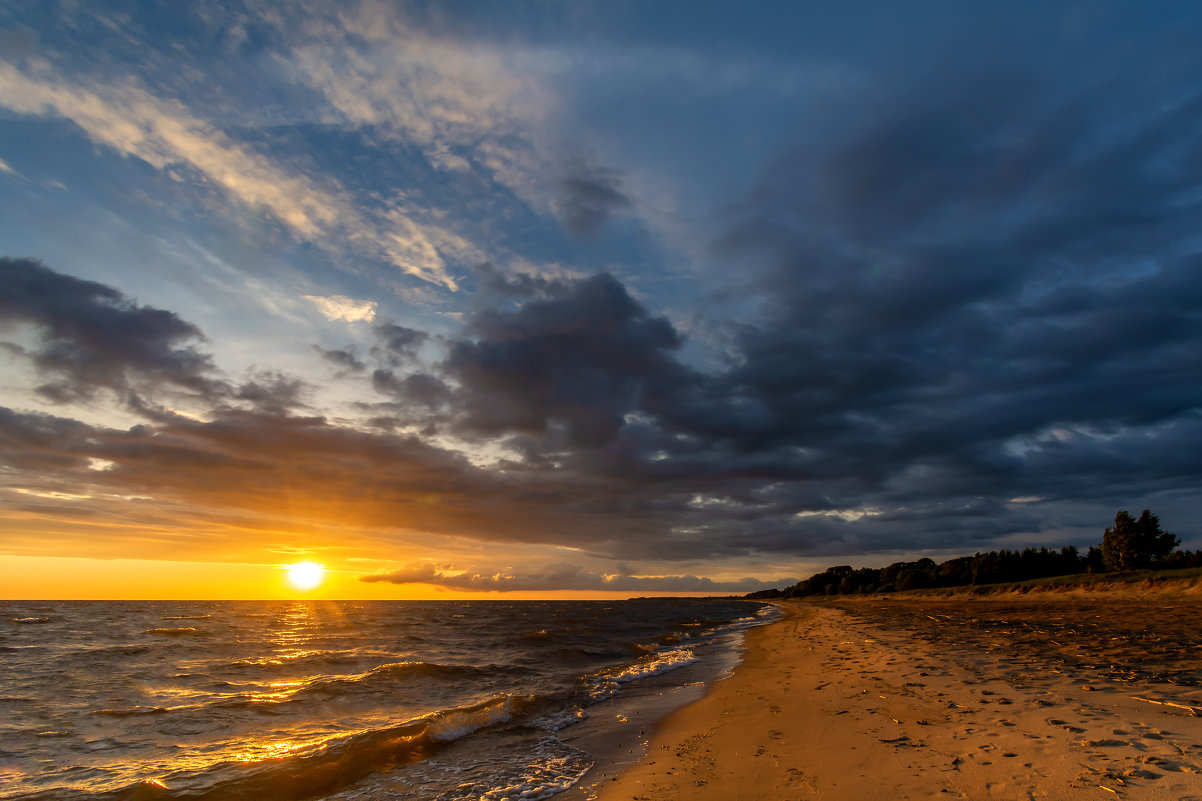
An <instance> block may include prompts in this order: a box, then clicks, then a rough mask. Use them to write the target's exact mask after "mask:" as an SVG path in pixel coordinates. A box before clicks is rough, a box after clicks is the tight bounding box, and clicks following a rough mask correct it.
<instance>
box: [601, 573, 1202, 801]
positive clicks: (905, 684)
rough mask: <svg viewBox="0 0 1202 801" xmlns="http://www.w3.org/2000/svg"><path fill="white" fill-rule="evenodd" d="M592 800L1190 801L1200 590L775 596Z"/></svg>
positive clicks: (1196, 754)
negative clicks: (764, 616)
mask: <svg viewBox="0 0 1202 801" xmlns="http://www.w3.org/2000/svg"><path fill="white" fill-rule="evenodd" d="M782 606H783V607H784V608H785V609H786V611H787V615H786V617H785V618H784V619H783V620H781V621H780V622H778V623H776V624H773V625H770V626H765V627H762V628H759V629H755V630H753V631H751V632H750V633H749V635H748V638H747V653H746V656H745V659H744V661H743V664H741V665H740V666H739V667H738V668H737V669H736V670H735V673H734V675H733V676H731V677H730V678H728V679H725V680H723V681H720V682H718V683H717V684H715V685H714V686H713V687H712V688H711V690H710V692H709V694H708V695H707V696H706V697H704V698H703V699H701V700H699V701H697V702H696V703H693V704H691V705H689V706H687V707H685V708H683V709H681V710H679V711H678V712H676V713H674V714H673V715H672V716H670V717H669V718H668V719H667V720H666V721H664V723H663V725H662V726H661V727H659V728H658V730H657V731H656V732H655V733H654V734H653V735H651V737H650V740H649V742H648V743H647V753H646V756H645V757H644V758H643V759H642V760H641V761H639V762H638V763H637V764H634V765H633V766H631V767H629V768H628V769H627V770H625V771H624V772H622V773H621V774H620V775H618V776H616V777H606V779H605V780H603V781H600V782H589V781H588V780H587V779H586V782H585V783H584V784H585V785H586V787H583V788H580V792H581V794H582V795H585V796H586V797H588V798H596V799H598V801H661V800H662V801H676V800H677V799H715V801H740V800H742V801H752V799H764V800H765V801H768V800H769V799H771V800H772V801H782V800H787V799H811V798H822V799H845V800H846V801H862V799H870V798H889V799H930V798H968V799H1078V798H1080V799H1097V798H1110V797H1121V798H1131V799H1166V801H1167V799H1173V800H1174V801H1190V800H1191V799H1192V801H1202V717H1199V715H1202V603H1199V601H1198V599H1196V598H1186V599H1143V600H1141V599H1139V598H1127V597H1123V598H1117V597H1103V598H1100V599H1099V598H1092V599H1091V598H1069V597H1043V598H1027V597H1022V596H1016V597H1012V598H1001V599H984V600H982V599H970V598H958V599H950V600H935V599H920V600H904V601H899V600H888V601H882V600H880V599H870V600H863V601H844V602H837V603H822V604H791V603H789V604H783V605H782Z"/></svg>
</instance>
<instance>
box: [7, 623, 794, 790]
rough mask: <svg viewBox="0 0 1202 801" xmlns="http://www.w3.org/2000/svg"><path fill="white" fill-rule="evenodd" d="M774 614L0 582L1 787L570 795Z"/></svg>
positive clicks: (695, 689) (626, 756)
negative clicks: (10, 592)
mask: <svg viewBox="0 0 1202 801" xmlns="http://www.w3.org/2000/svg"><path fill="white" fill-rule="evenodd" d="M775 614H776V610H775V609H774V608H773V607H771V606H766V605H764V604H760V603H757V602H751V601H741V600H710V599H646V600H630V601H618V602H609V601H606V602H601V601H597V602H593V601H570V602H569V601H564V602H537V601H521V602H503V601H471V602H457V601H440V602H412V601H395V602H387V601H380V602H375V601H372V602H359V601H297V602H228V601H223V602H166V601H164V602H100V601H96V602H78V601H72V602H45V601H38V602H33V601H29V602H15V601H8V602H0V799H22V801H33V800H34V799H36V800H37V801H50V800H51V799H53V801H85V800H86V801H100V800H101V799H103V800H104V801H110V800H112V801H117V800H118V799H122V800H126V799H127V800H128V801H158V800H159V799H198V800H200V799H203V801H227V800H233V799H238V800H239V801H251V800H252V799H253V801H294V800H295V801H299V800H300V799H329V800H330V801H382V800H383V799H405V800H409V799H412V800H413V801H416V800H418V799H422V800H423V801H424V800H426V799H432V800H436V801H456V800H458V799H472V800H473V801H503V799H510V800H511V801H513V800H516V799H523V800H524V801H533V800H534V799H545V798H551V797H553V796H555V795H557V794H560V793H563V792H564V791H568V792H569V793H577V794H579V793H581V792H582V788H584V787H585V786H587V783H588V782H589V781H594V782H595V781H596V778H597V777H598V776H604V775H605V771H606V770H615V769H616V768H615V766H617V768H620V767H621V764H623V763H624V762H623V761H625V762H630V761H633V760H634V759H637V757H638V756H639V754H640V753H641V752H640V747H641V746H645V744H646V738H647V736H648V734H649V732H650V730H651V729H652V727H653V726H654V724H655V722H656V721H657V719H658V718H660V717H662V716H663V715H665V714H667V713H668V712H669V711H671V709H672V708H674V707H676V706H679V705H680V704H682V703H685V702H687V701H688V700H691V699H692V698H695V697H699V696H700V695H701V694H703V692H704V688H705V687H706V686H707V685H708V684H709V683H711V682H713V681H715V680H718V679H720V678H721V677H722V676H723V675H726V674H728V673H729V671H730V670H731V669H732V668H733V667H734V666H735V664H736V663H737V660H738V657H739V654H740V648H741V645H742V640H743V636H744V634H745V632H746V631H747V629H748V628H750V627H752V626H755V625H759V624H762V623H764V622H767V621H769V620H770V619H772V617H773V616H774V615H775ZM582 780H584V782H583V783H581V782H582ZM578 783H580V784H579V785H578ZM577 785H578V786H577ZM574 786H575V787H574ZM569 788H574V789H572V790H569ZM566 797H567V796H565V798H566Z"/></svg>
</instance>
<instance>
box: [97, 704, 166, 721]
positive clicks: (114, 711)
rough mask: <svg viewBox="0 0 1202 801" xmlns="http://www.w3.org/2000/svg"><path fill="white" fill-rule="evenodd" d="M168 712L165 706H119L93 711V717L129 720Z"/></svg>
mask: <svg viewBox="0 0 1202 801" xmlns="http://www.w3.org/2000/svg"><path fill="white" fill-rule="evenodd" d="M166 711H167V707H165V706H119V707H112V708H108V709H93V710H92V714H93V715H104V716H107V717H112V718H129V717H134V716H135V715H161V714H163V713H165V712H166Z"/></svg>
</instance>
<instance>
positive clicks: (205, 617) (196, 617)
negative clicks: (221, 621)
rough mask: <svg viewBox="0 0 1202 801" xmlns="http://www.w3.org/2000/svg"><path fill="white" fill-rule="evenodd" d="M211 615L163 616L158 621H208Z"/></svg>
mask: <svg viewBox="0 0 1202 801" xmlns="http://www.w3.org/2000/svg"><path fill="white" fill-rule="evenodd" d="M211 617H213V616H212V615H163V616H162V617H160V618H159V620H208V619H209V618H211Z"/></svg>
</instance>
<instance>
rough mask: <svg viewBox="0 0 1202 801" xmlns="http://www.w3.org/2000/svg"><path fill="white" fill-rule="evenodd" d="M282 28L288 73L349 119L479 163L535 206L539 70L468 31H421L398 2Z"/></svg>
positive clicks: (461, 165)
mask: <svg viewBox="0 0 1202 801" xmlns="http://www.w3.org/2000/svg"><path fill="white" fill-rule="evenodd" d="M328 10H329V11H330V13H329V14H328V15H313V17H312V18H306V19H305V20H304V21H303V22H301V23H299V24H297V25H296V26H295V29H293V27H292V26H289V25H286V26H285V27H288V28H289V32H288V37H289V39H290V40H291V41H292V42H293V44H292V46H291V48H290V49H289V51H288V52H287V54H286V56H285V57H284V60H285V62H286V63H287V65H288V66H289V67H290V69H291V70H292V73H293V75H294V76H295V79H296V80H297V81H299V82H300V83H302V84H303V85H305V86H307V87H309V88H310V89H312V90H314V91H316V92H318V93H319V94H320V95H321V97H323V98H324V99H325V101H326V102H327V103H329V104H330V106H332V107H333V108H334V109H335V110H336V111H337V113H338V114H340V115H341V116H342V117H343V119H345V120H346V121H347V122H348V123H350V124H351V125H354V126H356V127H361V128H367V129H370V130H371V131H373V132H374V133H375V135H378V136H385V137H388V138H392V139H397V140H400V141H403V142H406V143H408V144H411V145H413V146H415V147H417V148H420V150H421V151H422V152H423V154H424V155H425V157H426V159H427V160H428V162H429V163H430V164H431V165H433V166H434V167H436V168H438V169H441V170H449V171H454V172H466V171H468V170H469V169H471V168H475V169H479V170H483V171H485V172H486V173H487V174H488V175H489V177H490V178H491V180H492V181H494V182H496V183H498V184H500V185H502V186H504V187H506V188H507V189H508V190H509V191H511V192H513V193H514V194H516V195H517V196H519V197H521V198H523V199H524V200H526V201H527V202H529V203H532V204H534V206H535V207H536V208H542V207H543V206H545V203H544V201H543V200H542V198H541V197H540V192H539V188H538V184H539V181H538V180H537V176H538V175H539V173H540V171H541V167H542V164H543V161H544V159H543V158H542V157H541V156H539V155H538V152H539V149H540V148H539V146H538V143H537V140H538V139H539V138H540V137H541V130H542V129H543V127H544V126H545V118H546V117H547V115H548V112H549V107H550V106H551V104H552V100H553V95H552V93H551V92H550V91H549V90H548V89H547V88H546V85H545V84H546V81H545V80H543V76H542V75H541V74H540V70H536V69H530V68H527V67H526V66H525V63H524V61H523V59H522V58H520V57H519V56H518V55H517V54H514V53H512V52H508V51H506V50H505V49H503V48H501V47H498V46H495V45H493V44H490V43H489V42H487V41H485V40H482V39H480V38H478V37H472V38H471V39H470V40H469V41H458V40H457V39H456V38H455V37H454V36H452V35H448V32H447V31H445V30H444V31H441V32H439V33H432V32H429V31H427V30H424V28H425V27H426V26H425V25H423V24H422V22H421V21H419V20H417V19H414V18H412V16H411V15H410V14H408V13H407V11H406V10H405V9H402V8H400V7H391V6H390V7H384V6H378V5H373V4H358V5H355V6H352V7H349V8H337V7H336V8H335V9H328Z"/></svg>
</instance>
